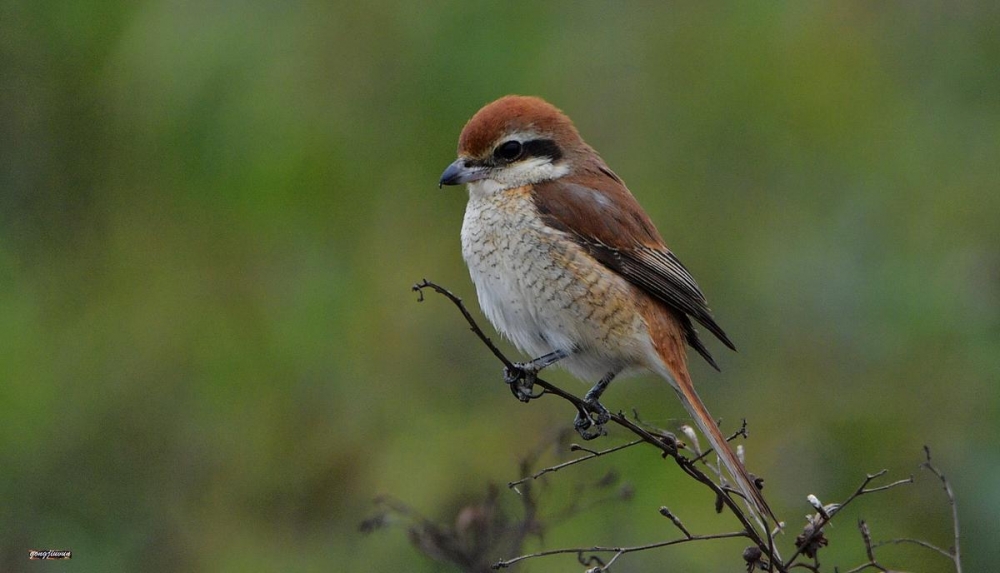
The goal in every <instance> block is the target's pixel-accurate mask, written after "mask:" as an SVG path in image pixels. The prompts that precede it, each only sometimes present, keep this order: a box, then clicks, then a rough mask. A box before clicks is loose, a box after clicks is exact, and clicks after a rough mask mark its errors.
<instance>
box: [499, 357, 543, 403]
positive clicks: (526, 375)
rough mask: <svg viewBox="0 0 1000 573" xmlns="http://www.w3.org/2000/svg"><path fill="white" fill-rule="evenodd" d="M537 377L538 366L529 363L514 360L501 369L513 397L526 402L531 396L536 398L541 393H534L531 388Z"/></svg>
mask: <svg viewBox="0 0 1000 573" xmlns="http://www.w3.org/2000/svg"><path fill="white" fill-rule="evenodd" d="M537 378H538V368H536V367H534V366H532V365H531V364H525V363H523V362H516V363H514V364H513V365H512V366H510V367H506V368H504V369H503V381H504V382H506V383H507V385H508V386H510V391H511V393H512V394H514V397H515V398H517V399H518V400H520V401H522V402H528V401H530V400H532V399H533V398H538V397H539V396H541V394H540V393H539V394H535V393H534V392H532V389H533V388H534V387H535V380H536V379H537Z"/></svg>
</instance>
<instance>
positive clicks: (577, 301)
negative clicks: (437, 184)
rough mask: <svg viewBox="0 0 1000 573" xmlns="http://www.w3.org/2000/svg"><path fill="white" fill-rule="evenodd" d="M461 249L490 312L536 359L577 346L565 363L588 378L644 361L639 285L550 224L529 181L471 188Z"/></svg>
mask: <svg viewBox="0 0 1000 573" xmlns="http://www.w3.org/2000/svg"><path fill="white" fill-rule="evenodd" d="M462 254H463V256H464V258H465V261H466V263H467V264H468V266H469V272H470V274H471V276H472V280H473V282H474V283H475V285H476V291H477V294H478V297H479V304H480V306H481V307H482V309H483V312H484V314H486V316H487V318H488V319H489V320H490V322H492V323H493V325H494V326H495V327H496V328H497V330H499V331H500V332H501V333H502V334H504V335H505V336H506V337H507V338H509V339H510V340H511V341H512V342H513V343H514V344H515V345H516V346H517V347H518V348H519V349H520V350H521V351H522V352H525V353H527V354H529V355H530V356H531V357H532V358H534V357H537V356H540V355H542V354H546V353H548V352H551V351H553V350H556V349H562V350H567V351H572V352H573V353H574V356H573V357H571V358H570V359H566V360H565V361H564V362H565V364H564V365H565V366H566V367H567V368H568V369H569V370H570V371H571V372H573V373H574V374H575V375H577V376H579V377H586V378H594V377H595V376H596V377H600V376H603V375H604V374H606V373H607V372H609V371H612V370H621V369H623V368H628V367H630V366H633V365H635V364H636V363H638V362H642V359H641V356H645V354H646V352H647V351H648V348H646V347H644V346H643V344H644V343H643V341H644V340H648V335H645V333H646V326H645V321H644V320H643V318H642V316H641V313H640V312H639V311H638V308H637V307H636V302H635V293H634V291H633V289H634V287H632V286H631V285H630V284H629V283H628V282H627V281H625V280H624V279H623V278H622V277H621V276H619V275H618V274H616V273H614V272H613V271H611V270H610V269H608V268H607V267H605V266H604V265H602V264H601V263H599V262H598V261H596V260H595V259H594V258H593V257H591V256H590V254H589V253H587V252H586V251H585V250H584V249H583V248H582V247H580V246H579V245H578V244H577V243H576V242H575V241H573V240H572V239H571V237H570V236H569V235H567V234H566V233H565V232H563V231H560V230H557V229H555V228H553V227H551V226H549V225H547V224H546V223H545V221H544V220H543V219H542V218H541V216H540V215H539V213H538V210H537V209H536V208H535V205H534V202H533V200H532V198H531V189H530V187H519V188H515V189H509V190H506V191H503V192H500V193H494V194H489V195H485V196H484V195H477V194H471V196H470V200H469V204H468V207H467V209H466V212H465V220H464V222H463V225H462ZM640 347H642V348H640Z"/></svg>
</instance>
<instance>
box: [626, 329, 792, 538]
mask: <svg viewBox="0 0 1000 573" xmlns="http://www.w3.org/2000/svg"><path fill="white" fill-rule="evenodd" d="M646 319H647V323H648V324H649V327H650V335H651V336H652V342H653V347H654V349H655V350H656V353H657V355H658V357H659V360H658V361H656V362H658V364H656V366H660V367H662V368H655V369H656V370H658V371H659V372H660V374H661V375H662V376H663V377H664V378H666V379H667V380H668V381H669V382H670V385H671V386H673V388H674V390H676V391H677V395H678V397H680V399H681V403H682V404H684V408H685V409H687V411H688V413H690V414H691V417H693V418H694V421H695V422H696V423H697V424H698V427H699V428H701V431H702V433H703V434H705V436H706V437H707V438H708V441H709V442H710V443H711V444H712V449H714V450H715V452H716V453H717V454H718V456H719V459H721V460H722V464H723V465H724V466H726V470H727V471H728V472H729V474H730V475H731V476H732V478H733V481H734V482H735V483H736V486H737V487H738V488H739V490H740V492H741V493H742V494H743V495H744V496H745V497H746V499H747V501H748V502H749V506H750V507H751V508H752V510H756V511H752V513H753V517H754V518H755V520H756V521H757V522H758V523H759V524H760V526H761V527H763V528H764V529H765V531H764V532H762V533H763V534H765V535H766V530H767V524H766V523H764V522H763V521H762V520H761V516H766V517H770V518H771V519H773V520H774V522H775V523H776V524H777V523H780V521H779V520H778V518H777V517H776V516H775V515H774V512H773V511H771V508H770V507H769V506H768V505H767V502H766V501H765V500H764V496H762V495H761V493H760V490H759V489H757V486H755V485H754V483H753V480H752V479H751V478H750V474H749V473H747V470H746V468H745V467H744V466H743V464H742V463H741V462H740V460H739V458H737V457H736V454H735V453H733V450H731V449H729V444H727V443H726V438H725V437H723V435H722V432H721V431H719V426H717V425H716V423H715V419H713V418H712V415H711V414H709V413H708V408H706V407H705V404H704V402H702V401H701V398H699V397H698V393H697V392H695V389H694V384H693V383H692V382H691V376H690V374H688V369H687V353H686V349H685V345H684V338H683V332H682V330H681V327H680V325H679V323H678V322H677V321H676V319H675V318H673V317H672V316H671V315H670V314H668V313H665V312H662V311H654V312H649V313H647V314H646Z"/></svg>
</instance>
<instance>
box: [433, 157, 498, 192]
mask: <svg viewBox="0 0 1000 573" xmlns="http://www.w3.org/2000/svg"><path fill="white" fill-rule="evenodd" d="M486 175H487V172H486V168H485V167H482V166H478V165H469V164H468V163H467V162H466V160H465V159H462V158H461V157H460V158H458V159H456V160H455V162H454V163H452V164H451V165H449V166H448V168H447V169H445V170H444V173H442V174H441V179H440V180H439V181H438V189H440V188H441V187H443V186H445V185H461V184H462V183H469V182H472V181H479V180H480V179H485V178H486Z"/></svg>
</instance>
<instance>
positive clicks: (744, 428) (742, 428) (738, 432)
mask: <svg viewBox="0 0 1000 573" xmlns="http://www.w3.org/2000/svg"><path fill="white" fill-rule="evenodd" d="M739 436H743V439H746V437H747V419H746V418H743V425H742V426H740V429H739V430H736V431H735V432H733V435H732V436H729V437H728V438H726V441H727V442H731V441H733V440H735V439H736V438H738V437H739ZM713 451H715V450H714V449H713V448H711V447H710V448H708V449H707V450H705V451H704V452H702V453H701V454H699V455H698V457H696V458H694V459H693V460H691V463H692V464H695V463H698V462H699V461H701V460H702V459H703V458H704V457H705V456H707V455H708V454H710V453H712V452H713Z"/></svg>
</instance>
